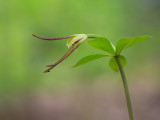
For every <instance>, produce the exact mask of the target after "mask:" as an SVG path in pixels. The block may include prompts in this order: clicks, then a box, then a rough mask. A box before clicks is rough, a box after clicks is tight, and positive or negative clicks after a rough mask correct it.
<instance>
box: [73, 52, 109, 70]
mask: <svg viewBox="0 0 160 120" xmlns="http://www.w3.org/2000/svg"><path fill="white" fill-rule="evenodd" d="M108 56H109V55H102V54H94V55H89V56H86V57H84V58H82V59H81V60H80V61H79V62H77V64H75V65H74V66H73V67H78V66H80V65H84V64H86V63H88V62H91V61H93V60H96V59H99V58H102V57H108Z"/></svg>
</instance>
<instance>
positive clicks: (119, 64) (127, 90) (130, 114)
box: [115, 56, 134, 120]
mask: <svg viewBox="0 0 160 120" xmlns="http://www.w3.org/2000/svg"><path fill="white" fill-rule="evenodd" d="M115 59H116V61H117V64H118V67H119V71H120V73H121V77H122V81H123V86H124V90H125V95H126V101H127V107H128V114H129V118H130V120H134V118H133V112H132V105H131V99H130V95H129V89H128V85H127V80H126V76H125V73H124V70H123V67H122V64H121V61H120V58H119V56H115Z"/></svg>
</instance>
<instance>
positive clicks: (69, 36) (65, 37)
mask: <svg viewBox="0 0 160 120" xmlns="http://www.w3.org/2000/svg"><path fill="white" fill-rule="evenodd" d="M32 35H33V36H34V37H36V38H38V39H42V40H62V39H67V38H71V37H74V36H75V35H68V36H64V37H56V38H41V37H38V36H36V35H35V34H32Z"/></svg>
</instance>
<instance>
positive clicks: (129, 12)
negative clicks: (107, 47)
mask: <svg viewBox="0 0 160 120" xmlns="http://www.w3.org/2000/svg"><path fill="white" fill-rule="evenodd" d="M0 5H1V7H0V53H1V56H0V95H1V96H15V95H22V96H25V95H26V94H27V93H32V92H33V91H48V92H62V93H65V92H64V91H74V90H75V89H77V87H79V86H80V87H81V86H86V88H89V87H90V86H92V85H93V86H94V85H96V86H98V87H97V88H95V90H99V89H103V88H104V89H105V90H109V89H110V88H111V89H114V88H115V89H116V88H120V89H122V90H123V87H122V84H121V78H120V75H119V74H118V73H115V72H114V71H112V70H111V69H110V68H109V66H108V62H107V61H108V59H106V58H102V59H99V60H96V61H93V62H92V63H89V64H86V65H85V66H82V67H77V68H75V69H72V68H71V67H72V66H73V65H74V64H75V63H76V62H77V61H78V60H79V59H80V58H82V57H84V56H87V55H90V54H93V53H102V52H101V51H99V50H95V49H94V48H92V47H90V46H89V45H88V44H87V42H86V43H84V44H83V45H81V46H80V47H79V48H78V50H77V51H76V52H74V53H73V54H72V55H71V56H70V57H69V58H67V59H66V60H65V61H64V62H62V63H61V64H60V65H58V66H57V67H55V68H54V69H53V70H52V71H51V72H50V73H46V74H44V73H43V71H44V70H45V69H46V67H45V66H46V65H49V64H53V63H55V62H56V61H57V60H58V59H59V58H61V57H62V56H63V55H64V53H66V51H67V50H68V48H67V47H66V40H62V41H43V40H39V39H36V38H34V37H33V36H32V33H34V34H36V35H38V36H40V37H48V38H49V37H60V36H66V35H72V34H81V33H86V34H90V33H91V34H99V35H103V36H105V37H107V38H108V39H109V40H111V41H112V42H113V43H114V44H116V42H117V41H118V40H119V39H120V38H124V37H132V36H142V35H149V36H152V38H151V39H149V40H147V41H145V42H144V43H141V44H139V45H137V46H135V47H132V48H130V49H128V51H125V52H123V55H125V56H126V58H127V59H128V63H127V67H126V68H125V72H126V74H127V78H128V82H129V86H131V87H132V86H133V91H134V90H135V89H136V87H140V88H141V87H145V86H147V85H148V86H150V85H152V86H153V88H156V89H158V90H157V91H158V93H159V87H160V85H159V84H160V81H159V80H160V77H159V74H160V72H159V71H160V68H159V67H160V63H159V61H160V53H159V52H160V47H159V44H160V41H159V40H160V37H159V34H160V1H159V0H130V1H128V0H1V1H0ZM139 82H140V84H139ZM137 85H138V86H137ZM93 86H92V87H93ZM114 86H115V87H114ZM131 89H132V88H131ZM142 89H143V88H142ZM102 91H103V90H102ZM131 91H132V90H131ZM137 92H138V91H137Z"/></svg>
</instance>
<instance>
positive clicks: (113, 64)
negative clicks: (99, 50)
mask: <svg viewBox="0 0 160 120" xmlns="http://www.w3.org/2000/svg"><path fill="white" fill-rule="evenodd" d="M119 58H120V61H121V64H122V67H125V66H126V65H127V60H126V58H125V57H124V56H119ZM109 66H110V67H111V68H112V69H113V70H114V71H119V67H118V64H117V61H116V59H115V58H114V57H112V58H111V59H110V60H109Z"/></svg>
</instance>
